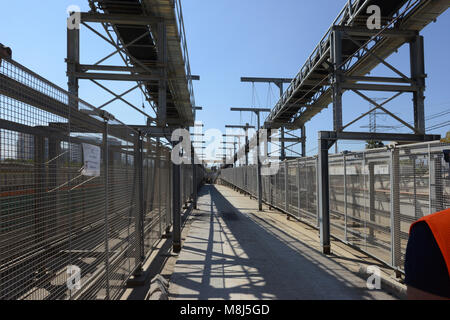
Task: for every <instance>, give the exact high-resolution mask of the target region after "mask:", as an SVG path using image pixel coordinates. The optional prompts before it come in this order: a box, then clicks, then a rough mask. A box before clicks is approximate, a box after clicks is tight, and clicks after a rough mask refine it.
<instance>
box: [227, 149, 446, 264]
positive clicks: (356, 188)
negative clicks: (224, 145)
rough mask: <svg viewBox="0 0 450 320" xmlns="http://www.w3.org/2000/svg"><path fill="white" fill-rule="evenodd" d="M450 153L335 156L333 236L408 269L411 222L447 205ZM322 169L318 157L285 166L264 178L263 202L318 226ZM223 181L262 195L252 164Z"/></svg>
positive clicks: (369, 152)
mask: <svg viewBox="0 0 450 320" xmlns="http://www.w3.org/2000/svg"><path fill="white" fill-rule="evenodd" d="M448 149H450V144H448V143H440V142H430V143H420V144H413V145H405V146H398V147H396V148H395V149H389V150H388V149H375V150H366V151H361V152H350V153H346V154H339V155H330V156H329V164H328V165H329V167H328V170H329V186H330V187H329V188H330V190H329V191H330V192H329V194H330V229H331V235H332V236H334V237H336V238H338V239H340V240H342V241H344V242H346V243H349V244H351V245H354V246H355V247H358V248H359V249H361V250H362V251H364V252H367V253H369V254H370V255H372V256H374V257H376V258H378V259H380V260H381V261H383V262H385V263H386V264H388V265H391V266H392V267H394V268H396V269H399V270H400V271H401V270H403V265H404V255H405V251H406V245H407V241H408V234H409V228H410V226H411V224H412V223H413V222H415V221H417V220H418V219H420V218H421V217H423V216H425V215H428V214H431V213H434V212H439V211H442V210H444V209H446V208H449V207H450V177H449V173H450V168H449V164H448V163H446V162H445V160H444V153H443V151H444V150H448ZM317 166H318V161H317V157H309V158H299V159H297V160H290V161H286V162H282V163H280V166H279V170H278V172H277V173H276V174H274V175H271V176H263V177H262V185H263V193H262V196H263V201H265V202H266V203H267V204H269V205H270V206H272V207H275V208H277V209H280V210H283V211H284V212H286V213H288V214H290V215H292V216H295V217H297V218H298V219H300V220H303V221H305V222H307V223H309V224H310V225H313V226H318V225H319V219H318V191H317V188H318V186H317ZM286 177H287V179H286ZM220 178H221V179H222V181H224V182H226V183H229V184H231V185H233V186H235V187H238V188H240V189H242V190H244V191H246V192H249V193H250V194H252V195H253V196H255V197H256V196H257V188H256V182H257V177H256V167H255V166H250V167H238V168H228V169H223V170H222V171H221V174H220ZM246 179H247V180H246ZM285 179H286V180H285ZM245 181H247V182H245Z"/></svg>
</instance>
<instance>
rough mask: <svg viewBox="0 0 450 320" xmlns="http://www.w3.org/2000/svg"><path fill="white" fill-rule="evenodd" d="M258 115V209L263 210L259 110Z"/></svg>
mask: <svg viewBox="0 0 450 320" xmlns="http://www.w3.org/2000/svg"><path fill="white" fill-rule="evenodd" d="M256 114H257V117H258V131H257V133H256V153H257V155H256V159H257V161H256V162H257V172H258V174H257V180H258V210H259V211H262V181H261V149H260V141H259V140H260V137H259V134H260V128H261V118H260V113H259V112H257V113H256Z"/></svg>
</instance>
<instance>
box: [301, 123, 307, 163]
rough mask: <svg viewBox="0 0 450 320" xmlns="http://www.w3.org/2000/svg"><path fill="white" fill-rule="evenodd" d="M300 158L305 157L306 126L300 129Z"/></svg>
mask: <svg viewBox="0 0 450 320" xmlns="http://www.w3.org/2000/svg"><path fill="white" fill-rule="evenodd" d="M301 131H302V157H303V158H304V157H306V126H305V125H303V127H302V129H301Z"/></svg>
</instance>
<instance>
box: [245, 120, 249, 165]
mask: <svg viewBox="0 0 450 320" xmlns="http://www.w3.org/2000/svg"><path fill="white" fill-rule="evenodd" d="M245 126H246V129H245V166H247V167H248V152H249V151H250V150H249V141H248V127H249V126H250V125H249V124H248V123H247V124H246V125H245Z"/></svg>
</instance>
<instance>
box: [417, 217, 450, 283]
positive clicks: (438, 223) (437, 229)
mask: <svg viewBox="0 0 450 320" xmlns="http://www.w3.org/2000/svg"><path fill="white" fill-rule="evenodd" d="M419 222H426V223H427V224H428V227H430V229H431V232H432V233H433V236H434V239H435V240H436V242H437V244H438V246H439V249H441V253H442V256H443V257H444V260H445V264H446V265H447V271H448V274H449V277H450V208H449V209H447V210H444V211H441V212H437V213H434V214H430V215H428V216H425V217H423V218H422V219H420V220H419V221H417V222H415V223H413V225H412V226H411V229H410V230H409V232H410V233H411V230H412V228H413V227H414V226H415V225H416V224H417V223H419Z"/></svg>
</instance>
